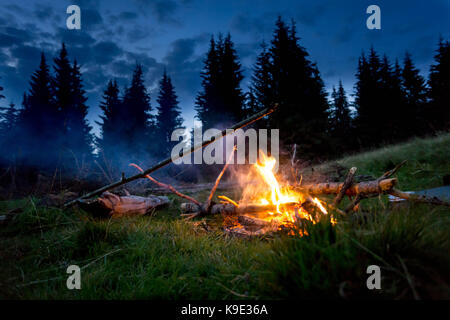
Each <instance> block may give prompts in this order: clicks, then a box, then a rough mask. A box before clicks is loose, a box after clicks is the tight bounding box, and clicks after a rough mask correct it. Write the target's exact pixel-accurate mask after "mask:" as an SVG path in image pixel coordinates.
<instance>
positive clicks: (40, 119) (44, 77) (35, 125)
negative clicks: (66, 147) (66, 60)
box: [17, 53, 61, 167]
mask: <svg viewBox="0 0 450 320" xmlns="http://www.w3.org/2000/svg"><path fill="white" fill-rule="evenodd" d="M51 82H52V79H51V76H50V73H49V68H48V66H47V62H46V59H45V55H44V54H43V53H42V55H41V62H40V65H39V68H38V70H37V71H35V72H34V73H33V75H32V76H31V81H30V90H29V93H28V94H24V100H23V103H22V105H23V108H22V110H21V112H20V114H19V119H18V128H19V132H20V134H18V137H17V145H18V146H19V154H18V156H19V158H20V159H21V160H23V162H24V163H25V164H32V165H39V166H44V167H48V166H54V165H55V163H56V162H57V159H58V143H59V141H60V133H61V132H60V131H58V128H59V125H60V123H59V119H58V116H59V115H58V110H57V107H56V105H55V101H54V98H53V91H52V87H51Z"/></svg>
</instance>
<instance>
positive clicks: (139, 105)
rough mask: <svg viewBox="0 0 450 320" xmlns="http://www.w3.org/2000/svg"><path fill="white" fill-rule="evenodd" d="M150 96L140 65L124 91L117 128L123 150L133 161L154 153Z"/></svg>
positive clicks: (141, 159) (142, 159)
mask: <svg viewBox="0 0 450 320" xmlns="http://www.w3.org/2000/svg"><path fill="white" fill-rule="evenodd" d="M151 111H152V108H151V105H150V95H149V94H148V93H147V89H146V88H145V85H144V79H143V71H142V66H141V65H140V64H137V65H136V68H135V70H134V72H133V78H132V80H131V85H130V87H128V88H127V89H126V91H125V95H124V97H123V108H122V112H121V118H122V124H121V126H120V128H119V132H120V133H121V135H122V136H121V139H122V140H123V141H124V145H125V150H123V151H124V152H127V153H128V154H129V156H128V155H127V157H128V158H129V159H130V160H133V161H144V160H146V159H144V157H147V156H148V155H149V153H150V152H151V153H154V148H155V145H154V140H152V136H153V135H154V134H155V132H154V120H153V118H154V117H153V115H151V113H150V112H151Z"/></svg>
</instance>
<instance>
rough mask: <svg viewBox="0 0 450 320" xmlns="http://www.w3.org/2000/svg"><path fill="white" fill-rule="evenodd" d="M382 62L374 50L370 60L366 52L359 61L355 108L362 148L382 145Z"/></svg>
mask: <svg viewBox="0 0 450 320" xmlns="http://www.w3.org/2000/svg"><path fill="white" fill-rule="evenodd" d="M380 68H381V62H380V59H379V56H378V54H377V53H376V52H375V50H374V49H373V48H371V49H370V53H369V58H366V57H365V55H364V52H363V53H362V55H361V57H360V58H359V61H358V70H357V73H356V83H355V101H354V107H355V109H356V111H357V116H356V119H355V126H356V138H357V141H358V144H359V146H360V147H365V148H367V147H369V146H372V145H376V144H378V143H380V141H381V140H382V133H381V132H380V128H379V127H378V126H379V124H380V117H381V116H382V115H381V113H380V109H379V108H380V105H381V103H382V98H381V96H380V94H381V90H380V88H381V76H380Z"/></svg>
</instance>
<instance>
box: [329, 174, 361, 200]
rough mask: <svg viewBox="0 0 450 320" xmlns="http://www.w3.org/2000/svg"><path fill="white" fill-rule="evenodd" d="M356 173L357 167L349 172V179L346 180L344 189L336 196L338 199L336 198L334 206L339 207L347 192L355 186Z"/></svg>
mask: <svg viewBox="0 0 450 320" xmlns="http://www.w3.org/2000/svg"><path fill="white" fill-rule="evenodd" d="M355 172H356V167H352V168H351V169H350V170H349V172H348V174H347V177H346V178H345V181H344V184H343V185H342V188H341V189H340V190H339V193H338V194H337V195H336V198H334V201H333V206H335V207H337V206H338V205H339V203H340V202H341V200H342V198H343V197H344V195H345V192H346V191H347V189H348V188H350V187H351V185H352V184H353V177H354V175H355Z"/></svg>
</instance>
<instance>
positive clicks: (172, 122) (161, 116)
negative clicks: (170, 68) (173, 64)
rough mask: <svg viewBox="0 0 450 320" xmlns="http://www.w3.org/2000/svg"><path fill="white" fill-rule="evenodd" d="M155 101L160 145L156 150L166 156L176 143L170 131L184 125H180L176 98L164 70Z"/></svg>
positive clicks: (181, 120) (160, 154) (180, 118)
mask: <svg viewBox="0 0 450 320" xmlns="http://www.w3.org/2000/svg"><path fill="white" fill-rule="evenodd" d="M156 101H157V102H158V107H157V111H158V112H157V115H156V127H157V135H158V136H159V139H158V143H159V145H160V147H159V148H158V152H159V156H160V157H167V156H170V153H171V150H172V148H173V146H174V145H175V144H177V143H178V142H172V141H171V137H172V132H173V131H174V130H175V129H182V128H184V127H183V126H182V125H183V118H182V117H181V111H180V109H179V107H178V98H177V95H176V94H175V89H174V87H173V85H172V80H171V79H170V77H169V76H168V75H167V73H166V71H165V70H164V74H163V77H162V79H161V80H160V82H159V95H158V98H157V100H156Z"/></svg>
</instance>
